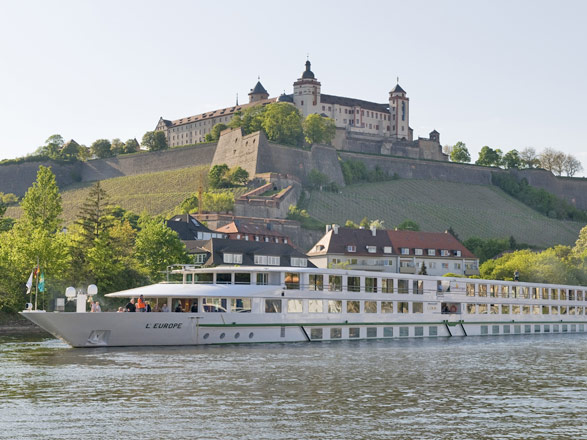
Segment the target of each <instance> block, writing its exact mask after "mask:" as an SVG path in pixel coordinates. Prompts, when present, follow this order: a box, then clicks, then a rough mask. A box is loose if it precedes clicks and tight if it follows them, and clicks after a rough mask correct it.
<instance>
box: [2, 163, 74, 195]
mask: <svg viewBox="0 0 587 440" xmlns="http://www.w3.org/2000/svg"><path fill="white" fill-rule="evenodd" d="M41 165H43V166H45V167H51V171H53V173H54V174H55V178H56V180H57V184H58V185H59V186H60V187H64V186H67V185H71V184H72V183H75V182H77V181H79V180H80V179H81V165H82V163H80V162H76V163H73V164H63V165H62V164H58V163H55V162H49V161H47V162H25V163H21V164H14V165H12V164H9V165H0V192H3V193H13V194H16V195H17V196H19V197H21V196H23V195H24V194H25V193H26V192H27V189H28V188H29V187H30V186H31V185H32V184H33V182H34V181H35V180H36V179H37V172H38V171H39V166H41Z"/></svg>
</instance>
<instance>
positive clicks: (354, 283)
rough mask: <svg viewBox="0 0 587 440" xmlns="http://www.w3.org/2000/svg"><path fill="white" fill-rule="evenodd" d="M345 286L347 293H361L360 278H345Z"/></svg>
mask: <svg viewBox="0 0 587 440" xmlns="http://www.w3.org/2000/svg"><path fill="white" fill-rule="evenodd" d="M347 286H348V291H349V292H360V291H361V278H360V277H347Z"/></svg>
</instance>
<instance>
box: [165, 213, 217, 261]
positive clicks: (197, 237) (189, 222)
mask: <svg viewBox="0 0 587 440" xmlns="http://www.w3.org/2000/svg"><path fill="white" fill-rule="evenodd" d="M167 227H168V228H170V229H173V230H174V231H175V232H177V235H179V239H180V240H181V241H183V242H184V244H185V245H186V248H187V250H188V253H189V254H194V253H195V252H196V250H197V249H198V248H199V246H201V245H203V244H204V243H205V242H206V241H208V240H210V239H212V238H226V235H225V234H223V233H221V232H216V231H212V230H210V229H208V228H207V227H206V226H204V225H203V224H202V223H200V222H199V221H198V220H197V219H196V218H195V217H194V216H192V215H191V214H181V215H176V216H174V217H172V218H171V219H169V220H167Z"/></svg>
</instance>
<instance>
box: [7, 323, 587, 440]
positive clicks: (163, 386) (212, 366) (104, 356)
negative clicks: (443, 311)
mask: <svg viewBox="0 0 587 440" xmlns="http://www.w3.org/2000/svg"><path fill="white" fill-rule="evenodd" d="M0 397H1V398H0V438H2V439H4V438H6V439H117V438H137V439H138V438H141V439H142V438H145V439H170V438H171V439H192V438H197V439H255V440H259V439H587V335H584V334H583V335H562V334H561V335H536V336H509V337H476V338H475V337H470V338H464V339H457V338H453V339H442V338H439V339H435V340H427V339H422V340H394V341H390V340H385V341H363V342H359V341H353V342H334V343H310V344H307V343H299V344H289V345H288V344H263V345H251V346H243V345H241V346H219V347H174V348H132V349H128V348H125V349H119V348H116V349H112V348H110V349H102V348H97V349H72V348H69V347H68V346H67V345H65V344H63V343H62V342H60V341H58V340H56V339H51V338H44V337H41V336H29V337H27V336H23V335H15V336H2V337H0Z"/></svg>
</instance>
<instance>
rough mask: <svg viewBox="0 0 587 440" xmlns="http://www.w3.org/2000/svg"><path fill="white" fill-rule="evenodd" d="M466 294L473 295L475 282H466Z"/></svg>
mask: <svg viewBox="0 0 587 440" xmlns="http://www.w3.org/2000/svg"><path fill="white" fill-rule="evenodd" d="M467 296H475V284H473V283H467Z"/></svg>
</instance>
